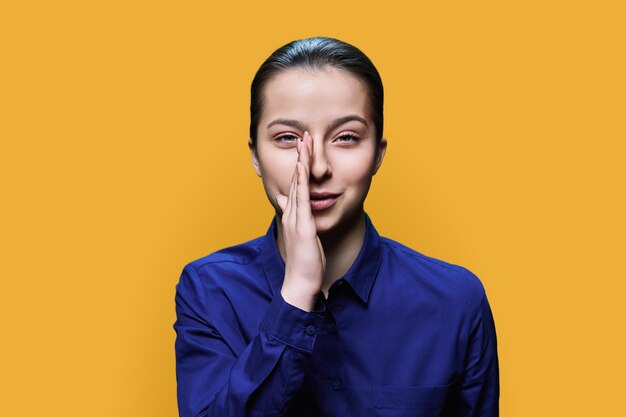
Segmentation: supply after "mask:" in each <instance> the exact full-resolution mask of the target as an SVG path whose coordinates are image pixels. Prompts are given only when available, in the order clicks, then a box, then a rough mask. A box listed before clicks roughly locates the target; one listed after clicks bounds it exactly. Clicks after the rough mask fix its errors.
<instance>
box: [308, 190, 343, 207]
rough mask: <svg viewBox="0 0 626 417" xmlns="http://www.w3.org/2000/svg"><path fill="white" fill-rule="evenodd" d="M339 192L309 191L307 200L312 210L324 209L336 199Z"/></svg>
mask: <svg viewBox="0 0 626 417" xmlns="http://www.w3.org/2000/svg"><path fill="white" fill-rule="evenodd" d="M337 197H339V194H331V193H311V195H310V197H309V201H310V202H311V210H312V211H320V210H326V209H327V208H329V207H330V206H332V205H333V204H335V201H337Z"/></svg>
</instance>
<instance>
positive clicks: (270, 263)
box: [261, 213, 382, 303]
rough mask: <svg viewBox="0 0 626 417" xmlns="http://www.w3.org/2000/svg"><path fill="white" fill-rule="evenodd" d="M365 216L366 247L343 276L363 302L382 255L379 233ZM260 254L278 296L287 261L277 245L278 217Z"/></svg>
mask: <svg viewBox="0 0 626 417" xmlns="http://www.w3.org/2000/svg"><path fill="white" fill-rule="evenodd" d="M364 217H365V239H364V240H363V246H361V250H360V251H359V254H358V255H357V257H356V259H355V261H354V263H353V264H352V266H350V269H348V272H346V274H345V275H344V276H343V280H345V281H346V282H347V283H348V284H350V286H351V287H352V289H353V290H354V292H355V294H356V295H357V296H358V297H359V298H360V299H361V300H362V301H363V302H364V303H367V302H368V300H369V295H370V292H371V289H372V286H373V285H374V280H375V279H376V275H377V274H378V268H379V266H380V261H381V258H382V245H381V242H380V235H379V234H378V232H377V231H376V229H375V228H374V225H373V224H372V221H371V220H370V218H369V216H368V215H367V213H365V216H364ZM261 257H262V261H263V267H264V269H265V275H266V276H267V279H268V281H269V283H270V286H271V288H272V293H273V295H275V294H276V293H277V292H279V291H280V288H281V287H282V284H283V280H284V277H285V263H284V261H283V258H282V257H281V256H280V252H279V250H278V245H277V244H276V216H274V218H273V219H272V223H271V224H270V227H269V229H268V230H267V233H266V235H265V239H264V242H263V252H262V254H261Z"/></svg>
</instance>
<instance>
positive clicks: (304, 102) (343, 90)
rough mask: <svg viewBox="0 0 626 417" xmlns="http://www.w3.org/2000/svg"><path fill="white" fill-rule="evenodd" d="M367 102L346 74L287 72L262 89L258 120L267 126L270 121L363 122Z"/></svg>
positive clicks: (354, 79)
mask: <svg viewBox="0 0 626 417" xmlns="http://www.w3.org/2000/svg"><path fill="white" fill-rule="evenodd" d="M368 99H369V97H368V94H367V89H366V87H365V86H364V84H363V83H362V82H361V81H360V80H359V78H358V77H357V76H355V75H353V74H351V73H350V72H348V71H345V70H341V69H338V68H334V67H327V68H325V69H323V70H317V69H303V68H297V69H288V70H284V71H281V72H280V73H278V74H276V75H275V76H273V77H272V78H271V79H270V80H269V81H268V83H267V84H266V85H265V88H264V91H263V115H262V119H263V120H264V121H266V123H267V120H268V119H274V118H306V119H316V118H321V119H328V118H336V117H341V116H345V115H348V114H356V115H359V116H361V117H363V118H367V117H368V115H369V111H368V110H369V103H368ZM270 121H271V120H270Z"/></svg>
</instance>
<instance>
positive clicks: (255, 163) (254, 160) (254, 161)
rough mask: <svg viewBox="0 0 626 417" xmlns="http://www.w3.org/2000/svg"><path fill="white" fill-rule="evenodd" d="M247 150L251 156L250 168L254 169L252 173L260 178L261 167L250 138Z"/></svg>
mask: <svg viewBox="0 0 626 417" xmlns="http://www.w3.org/2000/svg"><path fill="white" fill-rule="evenodd" d="M248 148H250V154H251V155H252V166H253V167H254V172H256V174H257V175H258V176H259V177H260V176H261V166H260V165H259V157H258V156H257V153H256V147H255V146H254V143H253V142H252V138H248Z"/></svg>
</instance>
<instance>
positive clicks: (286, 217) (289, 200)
mask: <svg viewBox="0 0 626 417" xmlns="http://www.w3.org/2000/svg"><path fill="white" fill-rule="evenodd" d="M295 182H296V170H295V169H294V171H293V175H292V176H291V183H290V184H289V192H288V193H287V203H286V204H285V208H284V210H283V221H284V222H286V221H287V220H289V217H290V215H291V212H292V210H291V209H292V207H293V200H295V195H294V193H293V190H294V184H295Z"/></svg>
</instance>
